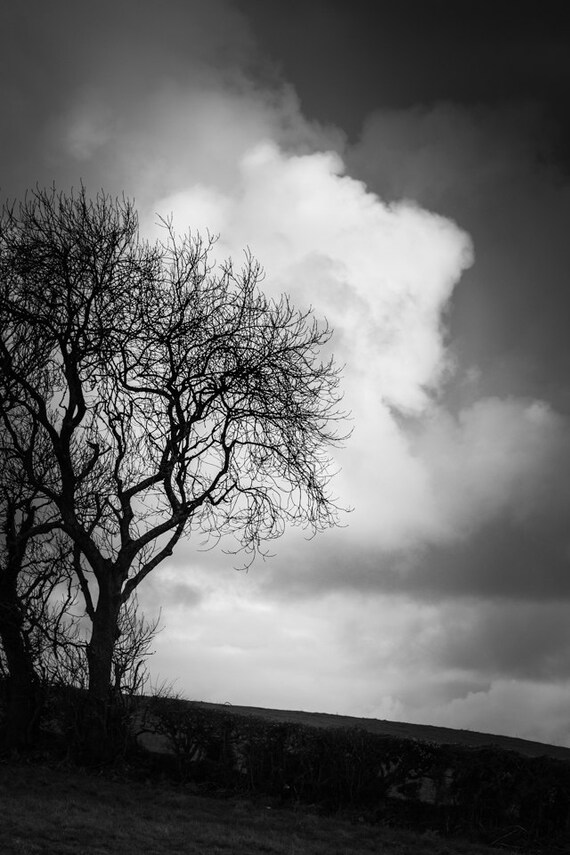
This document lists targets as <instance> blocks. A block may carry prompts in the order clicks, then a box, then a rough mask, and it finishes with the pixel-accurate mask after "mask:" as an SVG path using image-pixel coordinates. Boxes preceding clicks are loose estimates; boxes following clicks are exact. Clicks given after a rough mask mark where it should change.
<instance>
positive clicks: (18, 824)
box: [0, 761, 505, 855]
mask: <svg viewBox="0 0 570 855" xmlns="http://www.w3.org/2000/svg"><path fill="white" fill-rule="evenodd" d="M494 851H498V850H495V849H491V848H489V847H487V846H483V845H476V844H473V843H467V842H462V841H459V840H456V839H444V838H438V837H437V836H435V835H433V834H423V835H422V834H414V833H412V832H406V831H402V830H394V829H390V828H385V827H382V826H381V825H369V824H367V823H365V822H361V821H359V818H358V817H355V818H354V820H353V821H351V820H350V819H339V818H335V817H326V816H319V815H316V814H314V813H311V812H310V811H309V810H295V809H292V808H287V809H285V808H279V807H276V806H268V805H267V803H264V801H263V800H257V801H255V802H254V801H251V800H248V799H240V798H237V797H235V796H233V797H231V798H206V797H203V796H200V795H196V794H195V793H191V792H188V791H186V790H184V789H182V788H177V787H174V786H170V785H166V784H162V785H156V784H153V785H151V784H145V783H141V782H130V781H127V780H124V779H123V780H114V779H113V778H112V777H110V776H109V775H106V776H102V775H97V774H94V773H86V772H82V771H81V770H78V769H76V768H73V767H70V768H67V767H66V766H64V765H61V764H60V765H53V764H52V765H48V764H46V763H43V764H31V763H30V764H25V763H23V762H12V761H10V762H2V763H0V853H1V855H146V854H147V853H148V855H150V853H152V855H155V853H156V855H201V853H205V855H261V853H275V855H356V853H370V855H372V853H374V855H490V853H492V852H494ZM501 851H503V852H504V851H505V850H504V849H503V850H501Z"/></svg>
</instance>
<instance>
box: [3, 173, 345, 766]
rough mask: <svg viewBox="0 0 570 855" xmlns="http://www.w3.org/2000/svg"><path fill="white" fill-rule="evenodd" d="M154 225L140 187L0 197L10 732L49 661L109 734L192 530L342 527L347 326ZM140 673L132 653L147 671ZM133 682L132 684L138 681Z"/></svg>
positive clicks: (17, 735)
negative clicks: (166, 567) (342, 341)
mask: <svg viewBox="0 0 570 855" xmlns="http://www.w3.org/2000/svg"><path fill="white" fill-rule="evenodd" d="M163 225H164V228H165V232H164V234H165V240H164V241H163V242H156V243H154V244H150V243H148V242H146V241H144V240H142V239H141V238H140V237H139V231H138V220H137V215H136V212H135V210H134V208H133V206H132V204H131V203H130V202H129V201H127V200H125V199H122V200H121V199H119V200H117V199H111V198H110V197H108V196H105V195H103V194H99V195H98V196H97V197H96V198H95V199H93V200H91V199H89V198H88V197H87V195H86V193H85V191H84V190H83V189H82V190H81V191H80V192H79V193H76V194H73V193H72V194H68V195H65V194H61V193H57V192H56V191H55V190H50V191H44V190H37V191H35V192H33V193H32V194H30V195H29V196H27V197H26V198H25V200H24V201H23V202H21V203H20V204H15V203H14V204H12V205H5V206H4V208H3V209H2V212H1V214H0V332H1V341H0V470H1V472H2V477H1V483H0V642H1V650H2V653H1V657H0V662H1V667H2V669H3V670H4V672H5V676H6V680H5V685H6V689H7V691H6V701H5V710H4V718H3V734H2V735H3V741H4V745H5V746H7V747H11V746H17V745H21V744H24V743H26V741H29V740H30V739H33V731H34V722H36V721H37V716H38V704H39V701H38V697H39V695H38V693H39V690H40V687H41V685H42V684H43V683H45V681H46V680H48V679H57V680H62V681H63V682H67V683H72V684H76V685H79V686H85V688H86V693H87V703H86V707H85V709H86V711H85V717H84V720H83V722H82V749H83V752H84V756H85V757H86V758H88V759H93V760H97V759H101V758H102V757H103V756H104V755H105V753H106V752H107V751H108V750H109V734H108V720H109V710H110V707H111V704H112V697H113V691H115V692H120V691H122V689H123V687H124V685H125V684H127V683H128V684H129V685H131V686H132V685H135V687H137V686H139V687H140V670H139V671H138V672H137V671H136V669H137V667H139V666H138V665H137V663H140V662H141V660H144V656H145V655H146V654H147V653H148V645H149V643H150V641H151V639H152V636H153V634H154V632H155V631H156V624H154V625H152V624H151V625H150V627H149V625H148V624H145V622H144V620H143V619H142V618H140V617H139V616H138V615H137V612H136V604H134V600H133V597H134V595H135V592H136V589H137V588H138V586H139V585H140V583H141V582H142V581H143V580H144V579H145V578H146V577H147V576H148V574H149V573H150V572H151V571H152V570H153V569H154V568H155V567H157V566H158V565H159V564H160V562H162V561H163V560H164V559H165V558H167V557H168V556H170V555H171V554H172V551H173V549H174V548H175V546H176V544H177V543H178V541H179V540H180V538H182V537H190V538H193V537H195V536H197V535H199V536H200V538H201V540H202V541H203V540H204V539H205V540H207V541H211V540H212V539H214V540H215V539H219V538H221V537H222V536H228V537H231V538H233V543H234V546H235V549H236V551H237V550H244V552H245V553H246V555H247V556H248V558H250V557H252V556H254V555H255V554H256V553H257V552H258V551H259V550H260V549H261V548H262V545H263V543H264V542H266V541H267V540H270V539H272V538H275V537H278V536H279V535H280V534H281V533H282V531H283V529H284V527H285V525H287V524H302V525H306V526H308V527H309V528H310V529H311V530H313V531H316V530H319V529H321V528H323V527H326V526H329V525H331V524H334V522H335V520H336V510H337V509H336V505H335V502H334V500H333V499H332V498H331V496H330V494H329V493H328V484H329V480H330V475H331V473H330V470H329V458H328V449H329V447H330V446H331V445H334V444H335V443H337V442H339V440H340V439H341V437H340V436H339V434H338V431H337V430H336V423H337V422H338V420H339V419H341V418H342V417H343V414H342V413H341V412H340V410H339V391H338V382H339V377H338V371H337V369H336V367H335V365H334V364H333V362H332V360H328V361H322V360H321V358H320V356H319V354H320V351H321V348H322V346H323V345H324V344H325V343H326V342H327V341H328V339H329V337H330V330H329V329H328V328H327V327H326V326H320V325H319V324H318V323H317V322H316V321H315V319H314V318H313V316H312V314H311V313H310V312H308V311H307V312H301V311H298V310H296V309H295V308H294V307H293V306H292V305H291V304H290V303H289V301H288V299H287V298H286V297H285V296H283V297H282V298H281V299H280V300H279V301H273V300H270V299H268V298H267V297H266V296H265V295H264V294H263V293H262V292H261V291H260V289H259V287H258V284H259V280H260V277H261V270H260V268H259V266H258V265H257V263H256V262H255V261H254V260H253V259H252V258H251V257H250V256H246V260H245V264H244V266H243V268H241V269H240V270H236V269H235V268H234V267H233V266H232V264H231V262H227V263H225V264H224V265H223V266H221V267H218V268H215V267H214V266H213V264H212V262H211V260H210V259H211V249H212V241H208V242H206V243H204V242H203V241H202V240H201V239H200V238H199V237H198V236H192V235H188V236H187V237H184V238H177V237H176V235H175V234H174V232H173V230H172V228H171V227H170V225H169V223H167V222H164V223H163ZM133 669H135V670H133ZM129 681H130V682H129Z"/></svg>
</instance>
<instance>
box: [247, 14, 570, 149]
mask: <svg viewBox="0 0 570 855" xmlns="http://www.w3.org/2000/svg"><path fill="white" fill-rule="evenodd" d="M237 5H238V7H239V8H240V9H242V10H243V11H244V13H245V14H246V15H247V16H248V18H249V20H250V23H251V26H252V29H253V31H254V33H255V35H256V36H257V37H258V38H259V40H260V41H261V42H262V43H263V45H264V47H265V49H266V51H267V53H268V54H269V55H270V56H273V57H274V59H275V62H276V64H277V66H278V68H280V69H281V72H282V74H283V75H284V76H285V78H286V79H287V80H289V81H291V82H292V83H293V84H294V85H295V86H296V87H297V89H298V91H299V92H300V95H301V100H302V105H303V108H304V110H305V111H306V112H307V113H309V114H310V115H312V116H314V117H316V118H319V119H321V120H323V121H329V122H334V123H336V124H338V125H340V126H341V127H343V128H344V129H345V131H347V132H348V133H349V134H350V135H351V137H352V138H354V137H356V136H357V135H358V133H359V131H360V127H361V123H362V120H363V118H364V117H365V116H366V115H367V114H369V113H370V112H372V111H373V110H375V109H378V108H380V109H390V108H409V107H411V106H414V105H417V104H429V103H434V102H436V101H441V100H449V101H454V102H456V103H459V104H476V103H481V102H483V103H495V104H497V103H499V104H500V103H508V102H512V101H513V100H519V99H520V98H524V99H527V100H533V101H535V102H540V103H542V104H543V105H544V106H545V108H546V109H547V110H548V113H549V114H550V115H551V116H552V117H553V118H555V119H556V120H557V121H558V122H559V123H562V125H563V128H564V138H565V139H568V138H569V137H568V131H569V130H570V125H569V124H568V117H567V111H566V103H567V97H568V92H569V90H570V55H569V52H568V50H567V30H566V28H565V26H564V6H563V4H561V3H560V2H559V0H545V2H543V3H541V4H540V7H537V6H536V3H534V2H530V0H522V2H518V3H517V4H516V7H515V6H513V3H512V2H511V0H497V2H494V3H492V4H483V5H482V4H481V3H480V2H479V0H463V2H461V3H457V2H455V0H433V2H430V3H418V2H417V0H403V2H398V3H384V4H379V3H377V2H374V0H355V2H352V3H346V2H344V0H313V2H311V3H310V4H308V3H306V2H304V0H288V2H286V3H284V2H272V3H267V2H265V0H237ZM561 141H562V140H561Z"/></svg>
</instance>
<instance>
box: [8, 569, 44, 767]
mask: <svg viewBox="0 0 570 855" xmlns="http://www.w3.org/2000/svg"><path fill="white" fill-rule="evenodd" d="M23 623H24V619H23V615H22V610H21V606H20V602H19V600H18V596H17V592H16V588H15V585H13V584H10V583H8V582H6V583H4V584H2V585H0V639H1V640H2V647H3V648H4V653H5V656H6V662H7V665H8V675H9V676H8V681H7V692H6V695H7V697H6V715H5V719H4V723H3V726H2V733H1V737H0V745H1V747H2V749H3V750H6V751H13V750H22V749H26V748H30V747H31V746H32V745H33V744H34V742H35V741H36V739H37V736H38V732H39V715H40V711H41V703H40V685H39V680H38V678H37V675H36V672H35V669H34V663H33V659H32V655H31V653H30V651H29V649H28V647H27V645H26V641H25V637H24V634H23V632H22V627H23Z"/></svg>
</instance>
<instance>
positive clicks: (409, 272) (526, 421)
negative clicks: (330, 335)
mask: <svg viewBox="0 0 570 855" xmlns="http://www.w3.org/2000/svg"><path fill="white" fill-rule="evenodd" d="M564 5H565V4H563V3H562V2H560V3H552V2H542V3H540V4H537V3H532V4H531V3H525V2H518V3H512V2H510V0H509V2H506V0H505V2H498V1H497V0H493V2H485V0H478V2H471V0H459V2H457V0H455V2H451V0H449V2H446V1H445V0H424V2H412V0H399V2H398V3H397V4H393V3H378V2H366V0H351V2H346V0H345V2H342V0H311V2H302V0H163V2H162V3H160V4H158V3H151V2H147V0H137V2H135V0H128V1H127V2H117V0H115V2H113V3H112V4H111V3H109V2H98V3H97V4H94V3H87V2H80V0H73V2H72V0H69V2H61V1H60V0H53V2H50V3H45V2H38V0H33V2H26V3H5V4H3V6H2V11H1V12H0V63H1V72H0V93H1V96H2V114H1V119H0V122H1V125H0V127H1V136H0V145H1V150H0V158H1V159H0V189H1V192H2V195H3V197H6V196H8V197H12V196H19V195H20V194H21V193H22V192H23V191H24V190H25V188H26V187H32V186H34V185H35V184H36V182H38V183H39V184H41V185H44V184H51V183H52V182H53V181H55V182H56V183H57V185H58V186H59V187H61V188H62V189H67V188H69V187H70V186H71V185H74V186H76V187H77V185H78V184H79V182H80V181H81V180H83V181H84V183H85V184H86V186H87V188H88V190H90V191H92V192H93V193H94V192H96V191H97V189H98V188H100V187H103V188H104V189H105V190H107V191H108V192H111V193H115V192H121V191H123V190H124V191H125V192H126V194H127V195H129V196H131V197H133V196H134V197H135V198H136V201H137V204H138V207H139V210H140V213H141V222H142V225H143V228H144V230H145V232H146V233H148V234H149V235H152V234H153V233H154V230H155V226H154V223H155V219H156V213H157V212H158V213H160V214H163V215H168V214H170V213H172V214H173V216H174V221H175V225H176V226H177V227H178V228H179V229H180V230H185V229H186V228H188V227H191V228H192V229H202V230H204V229H206V228H209V229H210V230H211V231H213V232H216V233H217V232H219V234H220V240H219V243H218V245H217V250H216V253H217V256H218V257H219V260H220V261H222V260H223V258H224V257H225V256H226V255H228V254H231V255H232V256H233V257H234V258H236V259H240V258H241V257H242V250H243V248H244V247H245V246H249V247H250V248H251V250H252V252H253V253H254V254H255V255H256V256H257V257H258V258H259V260H260V261H261V262H262V264H263V265H264V267H265V269H266V271H267V276H266V280H265V282H264V287H265V289H266V290H267V291H268V292H270V293H275V294H278V293H280V292H281V291H283V290H285V291H288V292H289V293H290V294H291V295H292V297H293V299H294V301H295V302H296V303H297V304H299V305H307V304H309V303H310V304H311V305H312V306H313V307H314V309H315V312H316V314H317V315H319V316H324V315H325V314H326V315H327V317H328V318H329V320H330V321H331V323H332V324H333V325H334V327H335V330H336V332H335V336H334V339H333V347H334V350H335V352H336V354H337V356H338V359H339V361H340V362H343V363H346V369H345V372H344V388H345V403H346V405H347V407H349V408H350V409H351V410H352V412H353V416H354V432H353V436H352V438H351V440H350V442H349V443H348V444H347V446H346V448H345V449H344V450H343V451H341V452H339V454H338V458H337V462H338V464H339V466H340V467H341V472H340V474H339V476H338V478H337V479H336V483H335V489H336V492H337V494H338V495H339V497H340V498H341V500H342V501H343V502H345V503H346V504H349V505H352V506H354V511H353V513H352V514H351V515H350V516H348V517H346V519H345V520H344V522H345V523H346V525H345V527H343V528H340V529H337V530H334V531H330V532H327V533H326V534H323V535H321V536H319V537H317V538H315V539H314V540H311V541H309V542H307V541H306V540H304V539H303V537H302V535H301V534H299V533H298V532H291V533H287V534H286V535H285V537H284V538H283V539H282V540H281V541H279V542H278V543H277V544H276V545H275V550H274V551H275V553H276V554H275V557H274V558H272V559H270V560H268V561H266V562H259V563H256V564H255V565H254V566H253V567H252V568H251V569H250V571H249V573H247V574H245V573H239V572H236V571H235V570H234V569H232V560H231V558H228V557H227V556H225V555H224V554H222V553H221V552H219V551H218V552H208V553H204V552H200V551H199V549H198V545H197V544H195V543H193V542H191V541H188V542H185V543H183V544H181V545H180V547H179V548H178V551H177V552H176V553H175V555H174V556H173V559H172V560H171V561H170V562H169V563H168V564H165V565H163V566H162V567H161V569H160V570H158V571H156V572H155V573H154V576H153V577H152V578H149V580H148V581H147V583H146V587H144V588H142V589H141V595H140V599H141V602H142V603H143V605H144V606H145V608H146V609H147V610H148V611H149V612H151V613H152V612H153V610H155V609H156V607H157V605H158V604H162V623H163V624H164V625H165V627H166V628H165V629H164V631H163V633H162V634H161V635H160V636H159V638H158V640H157V644H156V648H157V653H156V655H155V657H154V659H153V663H152V665H153V672H154V674H155V677H156V678H157V679H159V678H164V679H167V680H174V679H176V680H177V682H176V689H177V690H179V691H181V692H182V693H183V694H184V695H186V696H187V697H190V698H194V699H197V700H200V699H201V700H210V701H218V702H225V701H229V702H231V703H234V704H247V705H257V706H268V707H281V708H289V709H306V710H319V711H326V712H331V713H343V714H349V715H357V716H372V717H378V718H388V719H397V720H402V721H414V722H423V723H428V724H441V725H449V726H452V727H462V728H471V729H476V730H482V731H488V732H496V733H504V734H510V735H517V736H521V737H527V738H532V739H540V740H544V741H551V742H555V743H560V744H566V745H570V526H569V522H570V519H569V516H570V379H569V378H570V347H569V346H568V331H567V328H568V323H569V318H570V312H569V308H570V306H569V298H568V296H567V294H568V270H569V269H570V241H569V238H568V227H569V224H570V179H569V169H570V126H569V120H568V117H567V105H568V102H569V98H570V36H569V32H568V29H567V26H566V25H565V24H564V23H563V15H562V11H563V8H564ZM384 9H385V10H386V11H383V10H384Z"/></svg>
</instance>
